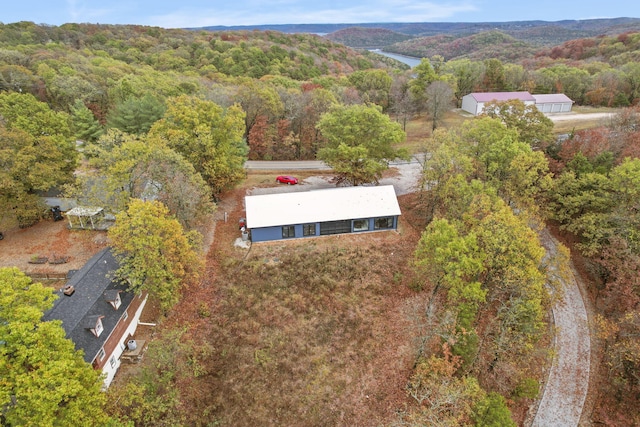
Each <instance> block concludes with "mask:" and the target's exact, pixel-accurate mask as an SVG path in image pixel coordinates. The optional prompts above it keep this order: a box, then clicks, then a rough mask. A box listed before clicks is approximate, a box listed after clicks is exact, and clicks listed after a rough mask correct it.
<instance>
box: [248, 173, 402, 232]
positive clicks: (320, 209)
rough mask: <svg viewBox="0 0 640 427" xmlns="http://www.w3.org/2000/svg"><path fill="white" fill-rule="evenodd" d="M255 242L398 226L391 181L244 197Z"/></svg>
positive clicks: (368, 230) (386, 228)
mask: <svg viewBox="0 0 640 427" xmlns="http://www.w3.org/2000/svg"><path fill="white" fill-rule="evenodd" d="M245 208H246V213H247V217H246V218H247V221H246V224H247V228H248V229H249V230H250V232H251V241H252V242H263V241H269V240H283V239H294V238H306V237H316V236H325V235H330V234H344V233H362V232H373V231H385V230H396V229H397V227H398V217H399V216H400V206H399V205H398V199H397V197H396V193H395V190H394V188H393V186H392V185H384V186H373V187H344V188H332V189H324V190H314V191H305V192H293V193H278V194H263V195H257V196H246V197H245Z"/></svg>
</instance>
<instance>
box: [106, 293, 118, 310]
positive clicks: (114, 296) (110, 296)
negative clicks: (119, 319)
mask: <svg viewBox="0 0 640 427" xmlns="http://www.w3.org/2000/svg"><path fill="white" fill-rule="evenodd" d="M120 292H122V291H121V290H120V289H109V290H107V291H106V292H105V293H104V299H105V301H107V302H108V303H109V304H110V305H111V307H113V309H114V310H117V309H119V308H120V305H121V304H122V300H121V299H120Z"/></svg>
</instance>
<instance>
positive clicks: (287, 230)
mask: <svg viewBox="0 0 640 427" xmlns="http://www.w3.org/2000/svg"><path fill="white" fill-rule="evenodd" d="M291 237H296V228H295V226H293V225H285V226H283V227H282V238H283V239H289V238H291Z"/></svg>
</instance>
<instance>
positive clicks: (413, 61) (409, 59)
mask: <svg viewBox="0 0 640 427" xmlns="http://www.w3.org/2000/svg"><path fill="white" fill-rule="evenodd" d="M370 50H371V52H374V53H379V54H380V55H384V56H388V57H389V58H393V59H397V60H398V61H400V62H404V63H405V64H407V65H408V66H409V67H411V68H413V67H415V66H416V65H418V64H419V63H420V59H421V58H416V57H415V56H404V55H398V54H397V53H389V52H384V51H382V50H380V49H370Z"/></svg>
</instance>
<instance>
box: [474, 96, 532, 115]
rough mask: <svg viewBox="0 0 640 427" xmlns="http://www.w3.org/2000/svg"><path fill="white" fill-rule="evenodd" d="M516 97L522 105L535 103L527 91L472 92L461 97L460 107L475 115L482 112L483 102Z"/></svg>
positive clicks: (510, 99)
mask: <svg viewBox="0 0 640 427" xmlns="http://www.w3.org/2000/svg"><path fill="white" fill-rule="evenodd" d="M514 99H518V100H520V101H522V102H524V105H525V106H526V105H535V103H536V99H535V98H534V97H533V95H531V94H530V93H529V92H526V91H525V92H472V93H470V94H468V95H465V96H463V97H462V109H463V110H464V111H466V112H468V113H471V114H473V115H474V116H477V115H479V114H482V112H483V110H484V106H485V104H487V103H489V102H505V101H512V100H514Z"/></svg>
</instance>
